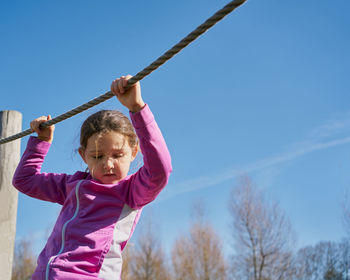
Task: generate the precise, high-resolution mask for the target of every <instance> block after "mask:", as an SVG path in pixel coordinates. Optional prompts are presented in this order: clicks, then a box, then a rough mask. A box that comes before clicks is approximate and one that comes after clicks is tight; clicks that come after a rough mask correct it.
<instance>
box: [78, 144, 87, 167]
mask: <svg viewBox="0 0 350 280" xmlns="http://www.w3.org/2000/svg"><path fill="white" fill-rule="evenodd" d="M78 152H79V155H80V156H81V158H82V159H83V161H84V162H85V163H86V160H85V153H84V149H83V148H82V147H80V148H79V149H78Z"/></svg>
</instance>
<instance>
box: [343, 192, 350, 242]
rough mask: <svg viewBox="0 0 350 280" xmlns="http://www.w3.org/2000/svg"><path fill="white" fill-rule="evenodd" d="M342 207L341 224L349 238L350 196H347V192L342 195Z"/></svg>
mask: <svg viewBox="0 0 350 280" xmlns="http://www.w3.org/2000/svg"><path fill="white" fill-rule="evenodd" d="M342 208H343V225H344V228H345V231H346V232H347V234H348V237H349V238H350V198H349V193H346V194H345V195H344V198H343V201H342Z"/></svg>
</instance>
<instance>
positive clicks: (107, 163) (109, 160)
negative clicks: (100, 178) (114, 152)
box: [105, 158, 113, 170]
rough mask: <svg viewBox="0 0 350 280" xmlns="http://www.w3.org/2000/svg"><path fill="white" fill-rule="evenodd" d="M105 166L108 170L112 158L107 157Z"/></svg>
mask: <svg viewBox="0 0 350 280" xmlns="http://www.w3.org/2000/svg"><path fill="white" fill-rule="evenodd" d="M105 168H106V169H107V170H110V169H112V168H113V160H112V159H111V158H107V160H106V162H105Z"/></svg>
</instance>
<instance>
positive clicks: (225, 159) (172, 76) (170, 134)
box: [0, 0, 350, 252]
mask: <svg viewBox="0 0 350 280" xmlns="http://www.w3.org/2000/svg"><path fill="white" fill-rule="evenodd" d="M226 3H227V2H225V1H221V0H220V1H219V0H217V1H209V0H203V1H198V0H197V1H195V0H187V1H183V0H180V1H177V2H176V5H174V2H169V1H165V2H164V1H132V2H131V1H128V2H123V3H122V2H120V1H105V0H102V1H80V0H75V1H35V2H33V1H31V2H28V1H17V0H14V1H6V2H5V1H3V2H1V4H0V34H1V44H0V61H1V63H0V95H1V97H2V98H1V103H0V105H1V107H0V110H17V111H20V112H21V113H22V114H23V129H26V128H28V127H29V122H30V121H31V120H32V119H34V118H36V117H37V116H40V115H44V114H51V115H53V116H57V115H59V114H61V113H63V112H66V111H68V110H70V109H72V108H74V107H76V106H78V105H80V104H82V103H85V102H87V101H89V100H90V99H92V98H94V97H96V96H98V95H100V94H102V93H104V92H106V91H108V90H109V85H110V82H111V81H112V80H113V79H114V78H115V77H117V76H119V75H123V74H128V73H129V74H131V75H133V74H136V73H137V72H138V71H140V70H142V69H143V68H144V67H145V66H147V65H148V64H149V63H151V62H152V61H153V60H154V59H156V58H157V57H158V56H160V55H161V54H163V53H164V52H165V51H166V50H167V49H169V48H170V47H171V46H172V45H174V44H175V43H177V42H178V41H179V40H180V39H182V38H183V37H184V36H185V35H187V34H188V33H189V32H190V31H192V30H193V29H194V28H195V27H197V26H198V25H199V24H201V23H202V22H203V21H204V20H205V19H207V18H208V17H209V16H211V15H212V14H213V13H214V12H215V11H216V10H218V9H220V8H221V7H223V6H224V5H225V4H226ZM349 8H350V2H349V1H347V0H339V1H336V4H335V3H333V2H329V1H325V0H318V1H316V0H309V1H299V2H295V1H277V0H267V1H257V0H250V1H247V3H246V4H245V5H244V6H242V7H240V8H238V9H237V10H236V11H234V12H233V13H232V14H230V15H229V16H228V17H227V18H225V19H224V20H223V21H222V22H220V23H218V24H217V25H216V26H214V27H213V28H212V29H211V30H209V31H208V32H207V33H205V34H204V35H203V36H202V37H200V38H199V39H198V40H197V41H195V42H194V43H192V44H191V45H190V46H188V47H187V48H186V49H185V50H183V51H182V52H181V53H180V54H178V55H177V56H175V57H174V58H173V59H172V60H171V61H169V62H168V63H166V64H165V65H163V66H162V67H161V68H159V69H158V70H157V71H155V72H154V73H152V74H151V75H150V76H148V77H146V78H145V79H144V80H143V81H142V82H141V86H142V94H143V97H144V100H145V101H146V102H147V103H148V104H149V105H150V107H151V109H152V111H153V113H154V115H155V116H156V119H157V122H158V124H159V126H160V127H161V129H162V132H163V134H164V137H165V139H166V141H167V143H168V146H169V149H170V152H171V154H172V160H173V169H174V171H173V174H172V176H171V178H170V182H169V184H168V186H167V187H166V189H165V190H164V191H163V192H162V193H161V195H160V196H159V197H158V198H157V200H156V201H155V202H153V203H152V204H150V205H149V206H147V207H146V208H145V211H144V220H146V219H145V218H146V217H147V216H148V217H151V218H152V220H153V221H154V222H155V223H156V224H157V225H158V226H157V228H159V237H160V239H161V240H162V241H163V244H164V245H165V246H166V247H167V248H170V247H171V244H172V242H173V240H174V238H176V236H178V234H180V233H183V232H185V231H186V230H187V229H188V226H189V224H190V223H191V219H190V206H191V204H192V202H193V201H194V200H202V201H203V202H205V203H206V205H207V207H208V211H209V214H208V215H209V216H208V219H209V221H210V222H211V223H212V224H213V226H214V227H215V229H216V231H217V232H218V234H219V235H220V236H221V238H222V239H223V242H224V244H229V243H230V242H231V240H230V235H229V226H228V224H229V213H228V210H227V203H228V197H229V194H230V190H231V189H232V187H233V186H234V185H235V184H236V183H237V178H238V176H240V175H241V174H248V175H249V176H251V177H252V179H253V181H254V183H255V184H257V185H258V186H260V187H261V188H263V189H264V191H266V194H267V195H268V197H269V198H271V199H272V200H274V201H278V202H279V204H280V207H281V208H282V209H283V210H284V211H285V212H286V214H287V216H288V217H289V218H290V220H291V223H292V226H293V228H294V230H295V232H296V234H297V240H298V241H297V247H301V246H305V245H312V244H315V243H317V242H318V241H321V240H334V241H338V240H340V239H341V238H342V237H343V236H345V231H344V229H343V227H342V222H341V203H342V201H343V199H344V196H345V194H346V193H347V191H348V189H349V186H350V172H349V170H350V109H349V101H350V98H349V91H350V80H349V79H348V76H349V70H350V69H349V68H350V66H349V65H350V54H349V49H350V30H349V26H350V18H349V17H348V11H349ZM105 108H116V109H119V110H122V111H123V112H125V113H127V111H126V110H125V109H124V108H122V107H121V105H120V104H118V102H117V101H116V100H114V99H113V100H109V101H107V102H105V103H103V104H101V105H99V106H97V107H94V108H93V109H90V110H89V111H87V112H84V113H82V114H80V115H78V116H75V117H73V118H71V119H69V120H66V121H65V122H62V123H60V124H57V125H56V131H55V140H54V143H53V145H52V148H51V150H50V152H49V154H48V156H47V158H46V161H45V164H44V166H43V171H46V172H50V171H53V172H65V173H73V172H75V171H76V170H84V169H85V166H84V165H83V163H82V162H81V160H80V159H79V155H78V154H77V153H76V149H77V148H78V137H79V136H78V130H79V128H80V125H81V124H82V122H83V121H84V119H85V118H86V117H87V116H88V115H90V114H91V113H92V112H96V111H97V110H99V109H105ZM26 142H27V138H24V139H22V151H23V149H24V147H25V145H26ZM140 161H141V159H139V163H140ZM135 168H136V166H135V167H134V169H135ZM58 211H59V206H57V205H54V204H51V203H46V202H41V201H38V200H34V199H32V198H28V197H25V196H24V195H21V194H20V195H19V207H18V220H17V238H22V237H24V236H28V235H30V236H32V237H33V240H35V250H36V252H38V251H39V250H40V249H41V248H42V247H43V245H44V242H45V236H46V234H47V231H48V230H49V229H50V228H51V227H52V226H53V224H54V222H55V218H56V216H57V214H58ZM142 222H143V220H141V223H142ZM135 234H136V235H137V234H138V231H137V230H136V233H135Z"/></svg>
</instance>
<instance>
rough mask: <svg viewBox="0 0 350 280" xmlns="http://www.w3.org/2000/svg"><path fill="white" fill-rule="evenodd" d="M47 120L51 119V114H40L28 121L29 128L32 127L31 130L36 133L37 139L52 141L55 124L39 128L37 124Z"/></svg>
mask: <svg viewBox="0 0 350 280" xmlns="http://www.w3.org/2000/svg"><path fill="white" fill-rule="evenodd" d="M49 120H51V115H48V116H47V117H46V116H41V117H39V118H37V119H35V120H33V121H31V122H30V128H31V129H32V131H34V132H36V133H37V134H38V139H40V140H42V141H46V142H49V143H52V140H53V132H54V130H55V126H54V125H51V126H48V127H44V128H41V129H40V128H39V125H40V124H41V123H44V122H46V121H49Z"/></svg>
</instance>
